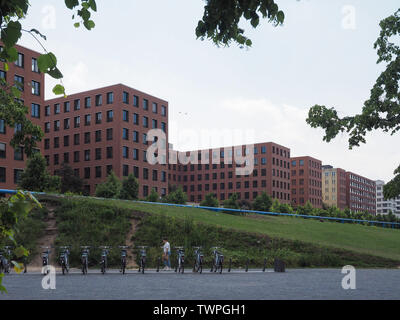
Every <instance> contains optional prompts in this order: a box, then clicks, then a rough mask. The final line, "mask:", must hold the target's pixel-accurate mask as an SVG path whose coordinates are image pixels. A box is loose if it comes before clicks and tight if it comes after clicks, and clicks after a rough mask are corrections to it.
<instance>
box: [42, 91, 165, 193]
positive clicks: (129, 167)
mask: <svg viewBox="0 0 400 320" xmlns="http://www.w3.org/2000/svg"><path fill="white" fill-rule="evenodd" d="M43 129H44V131H45V139H44V155H45V157H46V160H47V162H48V165H49V170H50V172H51V173H52V174H57V172H58V170H59V169H60V167H61V165H62V164H63V163H66V164H68V165H69V166H71V167H72V168H73V169H74V172H75V174H76V175H77V176H79V177H81V178H82V179H84V180H85V191H86V192H87V193H88V194H94V192H95V190H96V186H97V185H98V184H99V183H101V182H103V181H104V180H105V179H106V177H107V175H108V174H109V173H110V172H111V171H114V172H115V174H116V175H117V176H118V177H120V178H123V177H126V176H128V175H129V174H130V173H133V174H134V175H135V176H136V177H137V178H138V180H139V185H140V190H139V197H146V196H147V195H149V193H150V192H151V189H155V190H156V191H157V192H158V193H159V194H160V195H165V194H166V193H167V188H168V182H167V179H168V177H167V176H168V167H167V164H166V163H165V164H155V165H151V164H149V163H148V162H147V157H146V152H147V149H148V147H149V141H148V140H147V134H148V131H149V130H151V129H161V130H163V131H164V132H165V134H166V138H165V140H166V141H163V143H164V144H165V146H166V148H167V150H168V138H167V137H168V102H167V101H165V100H162V99H159V98H156V97H154V96H151V95H148V94H146V93H143V92H140V91H137V90H135V89H132V88H129V87H127V86H125V85H122V84H117V85H113V86H109V87H105V88H100V89H95V90H91V91H85V92H81V93H77V94H73V95H70V96H68V97H67V98H64V97H63V98H56V99H52V100H48V101H46V103H45V109H44V126H43ZM167 154H168V153H167ZM165 160H166V161H167V159H165Z"/></svg>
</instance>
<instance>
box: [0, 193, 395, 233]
mask: <svg viewBox="0 0 400 320" xmlns="http://www.w3.org/2000/svg"><path fill="white" fill-rule="evenodd" d="M16 193H17V191H16V190H7V189H0V194H16ZM31 193H32V194H34V195H35V194H36V195H46V193H45V192H31ZM52 195H54V196H57V194H52ZM59 196H63V195H59ZM85 198H93V199H99V200H117V199H105V198H98V197H85ZM118 200H119V199H118ZM125 201H129V202H137V203H145V204H157V205H163V206H170V207H182V208H196V209H205V210H211V211H215V212H235V213H251V214H260V215H270V216H285V217H295V218H304V219H317V220H330V221H336V222H340V223H346V222H347V223H358V224H360V223H368V224H370V225H373V226H374V225H376V226H382V227H383V228H387V227H388V228H392V229H394V228H396V229H400V223H398V222H386V221H376V220H361V219H349V218H338V217H323V216H310V215H303V214H296V213H278V212H264V211H257V210H243V209H230V208H215V207H204V206H199V205H187V204H174V203H164V202H148V201H130V200H125Z"/></svg>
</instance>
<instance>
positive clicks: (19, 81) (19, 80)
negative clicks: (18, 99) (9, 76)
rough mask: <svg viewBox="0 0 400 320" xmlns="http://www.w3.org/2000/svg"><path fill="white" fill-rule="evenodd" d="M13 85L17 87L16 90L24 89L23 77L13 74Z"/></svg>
mask: <svg viewBox="0 0 400 320" xmlns="http://www.w3.org/2000/svg"><path fill="white" fill-rule="evenodd" d="M14 85H15V86H16V87H17V88H18V90H20V91H24V77H21V76H17V75H15V76H14Z"/></svg>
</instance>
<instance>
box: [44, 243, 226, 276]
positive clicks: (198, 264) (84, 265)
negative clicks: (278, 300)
mask: <svg viewBox="0 0 400 320" xmlns="http://www.w3.org/2000/svg"><path fill="white" fill-rule="evenodd" d="M41 248H42V249H44V251H43V252H42V262H43V267H46V266H48V265H50V253H51V248H52V247H41ZM58 248H59V249H60V255H59V263H60V266H61V269H62V274H66V273H68V272H69V269H70V267H69V255H70V247H69V246H61V247H58ZM91 248H92V247H91V246H81V270H82V274H84V275H85V274H87V273H88V268H89V254H90V249H91ZM118 248H119V249H120V259H121V260H120V270H119V271H120V272H121V273H122V274H125V272H126V266H127V257H128V249H130V247H129V246H118ZM135 248H137V249H139V269H138V272H141V273H144V272H145V268H146V257H147V253H146V248H148V247H147V246H137V247H135ZM99 249H101V257H100V272H101V273H102V274H105V273H106V271H107V268H108V255H109V253H110V250H111V249H112V247H111V246H100V247H99ZM174 249H175V250H176V264H175V272H177V273H184V272H185V249H184V247H174ZM193 249H194V264H193V270H192V271H193V272H197V273H202V272H203V266H204V254H203V252H202V247H193ZM219 249H220V248H219V247H213V248H212V256H213V259H212V265H211V270H210V272H217V271H218V272H219V273H222V270H223V263H224V255H223V254H222V253H221V251H220V250H219ZM160 264H161V259H158V263H157V272H158V271H159V269H160Z"/></svg>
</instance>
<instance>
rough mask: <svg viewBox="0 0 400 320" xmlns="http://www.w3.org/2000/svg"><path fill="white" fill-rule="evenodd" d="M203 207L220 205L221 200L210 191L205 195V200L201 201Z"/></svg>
mask: <svg viewBox="0 0 400 320" xmlns="http://www.w3.org/2000/svg"><path fill="white" fill-rule="evenodd" d="M200 205H201V206H203V207H214V208H215V207H219V201H218V199H217V198H216V197H215V196H214V194H213V193H209V194H207V195H206V196H205V198H204V200H203V201H202V202H201V203H200Z"/></svg>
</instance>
